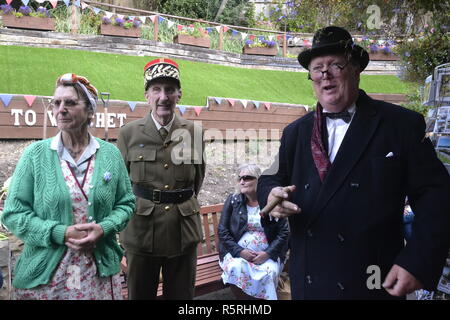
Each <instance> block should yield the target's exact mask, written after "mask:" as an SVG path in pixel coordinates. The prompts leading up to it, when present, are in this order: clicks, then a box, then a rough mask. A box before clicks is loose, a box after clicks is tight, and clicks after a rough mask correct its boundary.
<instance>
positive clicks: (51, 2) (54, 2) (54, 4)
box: [50, 0, 58, 8]
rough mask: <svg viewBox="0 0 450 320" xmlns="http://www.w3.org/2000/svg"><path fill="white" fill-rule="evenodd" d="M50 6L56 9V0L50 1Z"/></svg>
mask: <svg viewBox="0 0 450 320" xmlns="http://www.w3.org/2000/svg"><path fill="white" fill-rule="evenodd" d="M50 4H51V5H52V7H53V8H56V6H57V5H58V0H56V1H50Z"/></svg>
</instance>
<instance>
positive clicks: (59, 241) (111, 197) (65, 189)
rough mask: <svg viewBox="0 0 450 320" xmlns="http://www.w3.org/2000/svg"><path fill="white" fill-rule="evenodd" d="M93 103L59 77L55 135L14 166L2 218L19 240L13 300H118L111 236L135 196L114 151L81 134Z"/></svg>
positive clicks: (77, 82)
mask: <svg viewBox="0 0 450 320" xmlns="http://www.w3.org/2000/svg"><path fill="white" fill-rule="evenodd" d="M96 103H97V90H96V89H95V87H94V86H92V85H91V84H90V83H89V81H88V80H87V79H86V78H84V77H81V76H77V75H75V74H71V73H69V74H65V75H62V76H61V77H59V78H58V79H57V81H56V89H55V92H54V96H53V101H52V104H51V107H52V112H53V116H54V117H55V119H56V121H57V124H58V129H59V133H58V134H57V135H56V136H55V137H53V138H50V139H47V140H43V141H39V142H36V143H33V144H31V145H30V146H29V147H28V148H27V149H26V150H25V151H24V153H23V155H22V157H21V159H20V160H19V163H18V164H17V167H16V170H15V172H14V175H13V178H12V183H11V186H10V190H9V193H8V197H7V200H6V203H5V208H4V213H3V215H2V223H3V224H4V225H5V226H6V227H7V228H8V229H9V230H10V231H11V232H12V233H14V234H15V235H16V236H17V237H19V238H20V239H22V240H23V242H24V249H23V252H22V254H21V256H20V258H19V260H18V261H17V264H16V266H15V270H14V281H13V286H14V287H15V288H16V290H15V296H16V299H39V300H45V299H51V300H53V299H83V300H84V299H86V300H87V299H89V300H91V299H121V284H120V279H119V272H120V261H121V258H122V255H123V252H122V250H121V248H120V246H119V245H118V243H117V240H116V234H117V233H118V232H119V231H121V230H123V229H124V228H125V226H126V224H127V223H128V221H129V219H130V217H131V215H132V213H133V211H134V200H135V198H134V195H133V192H132V190H131V185H130V182H129V179H128V174H127V170H126V168H125V165H124V163H123V160H122V157H121V155H120V152H119V150H118V149H117V148H116V147H115V146H114V145H112V144H110V143H107V142H105V141H102V140H100V139H97V138H94V137H93V136H92V135H91V134H90V133H89V131H88V127H89V124H90V123H91V121H92V118H93V116H94V115H95V109H96Z"/></svg>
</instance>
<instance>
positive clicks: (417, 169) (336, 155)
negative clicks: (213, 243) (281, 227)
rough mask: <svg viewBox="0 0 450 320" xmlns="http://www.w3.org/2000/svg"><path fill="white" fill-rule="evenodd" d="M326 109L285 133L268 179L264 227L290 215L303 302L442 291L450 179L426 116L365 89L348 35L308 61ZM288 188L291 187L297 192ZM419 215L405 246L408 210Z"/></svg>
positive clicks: (323, 41)
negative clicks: (268, 207) (270, 205)
mask: <svg viewBox="0 0 450 320" xmlns="http://www.w3.org/2000/svg"><path fill="white" fill-rule="evenodd" d="M298 60H299V62H300V64H301V65H302V66H303V67H304V68H305V69H307V70H308V78H309V79H310V80H311V81H312V86H313V88H314V91H315V94H316V97H317V100H318V103H317V106H316V110H315V111H314V112H311V113H309V114H307V115H305V116H304V117H302V118H300V119H298V120H296V121H294V122H293V123H291V124H289V125H288V126H287V127H286V128H285V129H284V132H283V135H282V138H281V145H280V149H279V154H278V161H276V162H275V163H274V165H273V166H272V168H270V170H269V171H267V172H266V174H265V175H263V176H262V177H261V178H260V179H259V183H258V201H259V203H260V205H261V206H264V205H265V204H266V203H268V202H271V201H272V200H274V199H276V198H281V199H282V201H281V203H279V204H278V205H277V206H276V207H275V208H274V209H273V211H272V212H271V213H270V215H269V216H267V217H264V218H263V219H262V222H263V223H273V221H274V220H276V219H274V218H278V219H284V218H288V219H289V225H290V229H291V236H290V250H291V252H290V262H289V263H290V265H289V273H290V279H291V293H292V298H293V299H395V298H405V296H406V295H407V294H408V293H410V292H412V291H414V290H416V289H419V288H428V289H434V288H435V287H436V284H437V282H438V280H439V277H440V275H441V272H442V267H443V265H444V263H445V258H446V256H447V252H448V248H449V240H450V237H449V235H448V234H449V233H448V230H449V229H450V228H449V227H450V203H449V196H448V195H449V194H450V187H449V185H450V182H449V180H450V179H449V175H448V173H447V171H446V170H445V168H444V166H443V164H442V163H441V162H440V161H439V160H438V158H437V157H436V153H435V151H434V149H433V146H432V144H431V142H430V140H429V138H427V137H426V135H425V122H424V120H423V117H422V116H421V115H420V114H418V113H416V112H413V111H410V110H407V109H404V108H402V107H400V106H397V105H394V104H390V103H386V102H383V101H378V100H374V99H371V98H370V97H369V96H368V95H367V94H366V93H365V92H364V91H363V90H361V89H359V80H360V74H361V72H362V71H363V70H364V69H365V68H366V66H367V65H368V63H369V55H368V53H367V52H366V51H365V50H364V49H363V48H361V47H360V46H358V45H356V44H355V43H354V42H353V40H352V37H351V35H350V34H349V33H348V32H347V31H346V30H345V29H342V28H339V27H335V26H329V27H326V28H324V29H321V30H319V31H317V33H316V34H315V35H314V38H313V45H312V47H311V48H310V49H308V50H306V51H303V52H302V53H300V54H299V56H298ZM286 186H287V188H284V189H283V188H282V187H286ZM406 196H408V199H409V202H410V204H411V207H412V209H413V211H414V213H415V215H416V216H415V221H414V224H413V228H412V235H411V238H410V239H409V241H408V242H407V243H406V246H405V241H404V235H403V225H402V222H403V207H404V203H405V197H406Z"/></svg>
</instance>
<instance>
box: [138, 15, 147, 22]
mask: <svg viewBox="0 0 450 320" xmlns="http://www.w3.org/2000/svg"><path fill="white" fill-rule="evenodd" d="M139 20H141V21H142V23H145V21H147V17H146V16H140V17H139Z"/></svg>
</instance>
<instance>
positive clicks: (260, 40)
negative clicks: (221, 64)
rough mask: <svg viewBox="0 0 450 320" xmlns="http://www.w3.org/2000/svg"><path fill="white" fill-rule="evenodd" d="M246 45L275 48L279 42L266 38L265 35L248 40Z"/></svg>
mask: <svg viewBox="0 0 450 320" xmlns="http://www.w3.org/2000/svg"><path fill="white" fill-rule="evenodd" d="M245 45H246V46H248V47H249V48H256V47H260V48H273V47H275V46H276V45H277V43H276V42H275V41H270V40H266V39H265V38H264V37H255V38H254V39H253V40H251V39H248V40H246V41H245Z"/></svg>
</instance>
